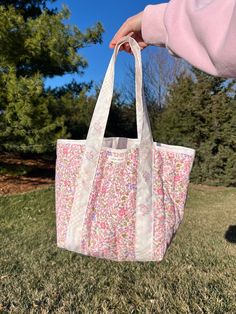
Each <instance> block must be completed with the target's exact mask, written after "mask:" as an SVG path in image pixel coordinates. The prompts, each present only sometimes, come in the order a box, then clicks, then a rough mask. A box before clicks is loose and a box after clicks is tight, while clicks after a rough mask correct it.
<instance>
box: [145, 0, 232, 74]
mask: <svg viewBox="0 0 236 314" xmlns="http://www.w3.org/2000/svg"><path fill="white" fill-rule="evenodd" d="M141 33H142V38H143V41H144V42H145V43H146V44H151V45H157V46H164V47H167V48H168V49H169V51H170V52H171V53H172V54H174V55H177V56H179V57H181V58H183V59H185V60H187V61H188V62H189V63H191V64H192V65H194V66H195V67H197V68H199V69H201V70H203V71H205V72H207V73H209V74H212V75H215V76H222V77H229V78H231V77H234V78H235V77H236V1H235V0H171V1H170V2H169V3H167V4H158V5H148V6H147V7H146V8H145V10H144V11H143V14H142V20H141Z"/></svg>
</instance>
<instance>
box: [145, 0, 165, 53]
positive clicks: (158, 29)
mask: <svg viewBox="0 0 236 314" xmlns="http://www.w3.org/2000/svg"><path fill="white" fill-rule="evenodd" d="M166 8H167V3H162V4H156V5H147V6H146V7H145V9H144V11H143V14H142V25H141V32H142V37H143V40H144V42H145V43H147V44H149V45H155V46H162V47H166V44H167V31H166V28H165V25H164V15H165V11H166Z"/></svg>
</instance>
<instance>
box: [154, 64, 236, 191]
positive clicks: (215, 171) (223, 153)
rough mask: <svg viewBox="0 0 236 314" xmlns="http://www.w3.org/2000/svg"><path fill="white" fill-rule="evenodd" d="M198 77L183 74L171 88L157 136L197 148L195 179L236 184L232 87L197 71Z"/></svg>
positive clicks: (235, 108) (235, 114)
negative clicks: (194, 78) (193, 77)
mask: <svg viewBox="0 0 236 314" xmlns="http://www.w3.org/2000/svg"><path fill="white" fill-rule="evenodd" d="M194 73H195V76H196V80H195V81H194V80H193V79H192V78H191V77H189V76H186V75H181V76H180V77H179V80H178V82H177V83H174V84H173V85H172V87H171V89H170V90H169V96H168V100H167V104H166V107H165V108H164V110H163V112H162V113H161V114H160V115H159V117H158V119H157V121H156V130H155V132H154V137H155V138H156V139H158V141H162V142H165V143H169V144H173V145H184V146H189V147H192V148H194V149H196V152H197V154H196V159H195V163H194V168H193V171H192V179H193V180H194V181H195V182H208V183H214V184H225V185H235V184H236V171H235V170H236V167H235V164H236V141H235V140H236V123H235V122H236V101H235V97H232V93H231V92H232V86H233V85H234V84H235V82H232V83H231V84H228V82H227V81H226V80H225V79H223V78H215V77H212V76H209V75H207V74H205V73H203V72H201V71H198V70H194Z"/></svg>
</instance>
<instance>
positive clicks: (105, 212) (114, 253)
mask: <svg viewBox="0 0 236 314" xmlns="http://www.w3.org/2000/svg"><path fill="white" fill-rule="evenodd" d="M84 150H85V147H84V144H83V143H82V141H78V143H75V141H70V140H67V141H65V142H63V141H59V142H58V144H57V161H56V225H57V245H58V246H59V247H61V248H65V249H66V245H65V239H66V232H67V227H68V223H69V218H70V214H71V208H72V203H73V197H74V191H75V184H76V177H77V175H78V173H79V169H80V165H81V161H82V156H83V152H84ZM193 158H194V157H193V155H191V154H188V153H187V152H186V153H184V151H178V150H172V149H171V146H169V148H168V146H165V147H160V146H157V145H156V143H154V147H153V174H152V182H153V197H152V205H153V206H152V207H153V221H152V223H153V260H156V261H160V260H162V259H163V257H164V255H165V252H166V250H167V248H168V246H169V245H170V243H171V240H172V238H173V237H174V235H175V233H176V231H177V229H178V226H179V224H180V223H181V221H182V219H183V214H184V205H185V201H186V196H187V189H188V183H189V174H190V171H191V167H192V163H193ZM137 163H138V148H137V147H135V148H129V149H127V150H122V149H121V150H119V149H110V148H106V147H103V149H102V151H101V153H100V157H99V162H98V168H97V172H96V176H95V179H94V182H93V189H92V193H91V194H90V197H89V205H88V208H87V212H86V217H85V223H84V226H83V234H82V242H81V243H82V251H81V252H80V253H82V254H84V255H90V256H96V257H99V258H106V259H110V260H117V261H135V260H136V257H135V223H136V217H135V213H136V191H137V168H138V167H137V165H138V164H137ZM148 179H149V178H147V180H148ZM146 210H147V208H146V207H145V205H143V208H142V213H143V215H145V211H146Z"/></svg>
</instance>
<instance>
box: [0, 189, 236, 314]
mask: <svg viewBox="0 0 236 314" xmlns="http://www.w3.org/2000/svg"><path fill="white" fill-rule="evenodd" d="M235 224H236V189H235V188H219V187H218V188H207V187H205V188H204V187H201V186H191V187H190V190H189V196H188V201H187V206H186V211H185V216H184V221H183V223H182V224H181V227H180V229H179V231H178V234H177V236H176V237H175V239H174V240H173V242H172V245H171V246H170V248H169V250H168V253H167V254H166V256H165V259H164V261H163V262H161V263H155V262H148V263H141V262H138V263H129V262H123V263H117V262H112V261H105V260H99V259H96V258H93V257H87V256H81V255H79V254H76V253H72V252H69V251H66V250H62V249H59V248H57V247H56V234H55V230H56V229H55V210H54V189H53V188H48V189H46V190H38V191H34V192H30V193H26V194H21V195H12V196H5V197H1V198H0V228H1V229H0V233H1V243H0V245H1V255H0V263H1V267H0V271H1V274H0V284H1V288H0V289H1V295H0V304H1V305H0V312H2V313H89V314H94V313H109V314H110V313H119V314H120V313H163V314H169V313H170V314H175V313H178V314H181V313H209V314H213V313H217V314H220V313H222V314H223V313H224V314H226V313H232V314H235V313H236V244H235V243H233V241H232V242H228V241H227V240H226V238H225V233H226V231H227V229H228V228H229V226H230V225H235Z"/></svg>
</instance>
